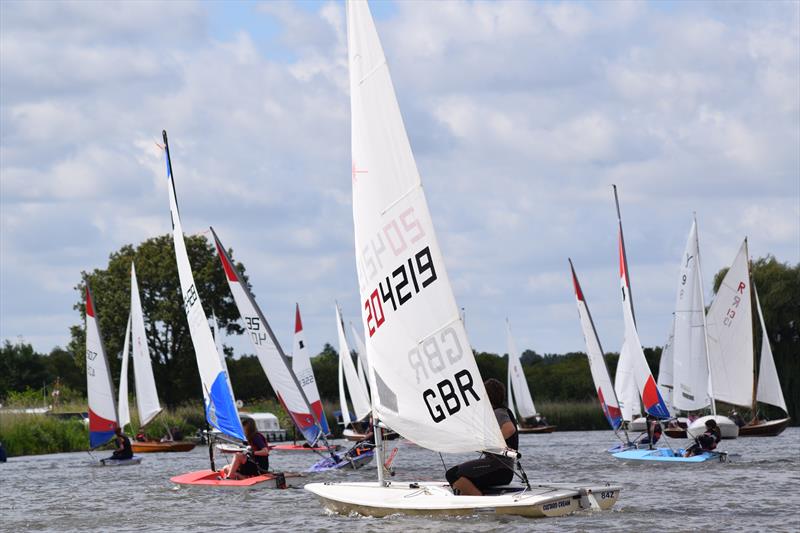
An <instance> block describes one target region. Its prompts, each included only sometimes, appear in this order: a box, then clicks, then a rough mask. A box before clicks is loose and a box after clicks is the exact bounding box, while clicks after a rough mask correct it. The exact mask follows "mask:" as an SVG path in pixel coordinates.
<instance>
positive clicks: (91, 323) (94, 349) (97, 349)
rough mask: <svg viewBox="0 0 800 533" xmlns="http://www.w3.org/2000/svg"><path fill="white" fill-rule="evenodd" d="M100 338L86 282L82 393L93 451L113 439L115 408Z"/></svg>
mask: <svg viewBox="0 0 800 533" xmlns="http://www.w3.org/2000/svg"><path fill="white" fill-rule="evenodd" d="M109 368H110V367H109V366H108V359H107V358H106V350H105V348H104V347H103V340H102V337H101V335H100V323H99V320H98V318H97V310H96V308H95V305H94V299H93V298H92V291H91V289H90V288H89V281H88V280H87V281H86V392H87V394H88V398H89V446H90V447H91V448H97V447H98V446H101V445H103V444H105V443H106V442H108V441H109V440H110V439H111V438H112V437H113V436H114V430H115V429H116V428H117V406H116V405H114V385H113V383H112V382H111V371H110V369H109Z"/></svg>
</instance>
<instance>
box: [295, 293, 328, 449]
mask: <svg viewBox="0 0 800 533" xmlns="http://www.w3.org/2000/svg"><path fill="white" fill-rule="evenodd" d="M292 371H293V372H294V375H295V376H297V380H298V381H299V382H300V385H301V386H302V387H303V393H304V394H305V395H306V399H307V400H308V403H309V404H310V405H311V408H312V409H313V410H314V411H315V412H316V413H317V416H318V418H319V423H320V426H321V427H322V432H323V433H325V434H326V435H327V434H328V433H330V429H329V428H328V420H327V419H326V418H325V413H324V411H323V410H322V402H321V401H320V399H319V390H318V389H317V380H316V379H315V378H314V369H313V368H311V357H310V356H309V355H308V348H307V347H306V337H305V332H304V331H303V321H302V320H301V318H300V304H295V310H294V340H293V343H292Z"/></svg>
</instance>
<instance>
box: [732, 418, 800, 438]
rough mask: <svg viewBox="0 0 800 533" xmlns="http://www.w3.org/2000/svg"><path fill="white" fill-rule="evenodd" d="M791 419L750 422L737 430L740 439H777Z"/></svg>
mask: <svg viewBox="0 0 800 533" xmlns="http://www.w3.org/2000/svg"><path fill="white" fill-rule="evenodd" d="M790 420H791V418H781V419H780V420H769V421H763V420H759V421H756V422H750V423H749V424H747V425H746V426H742V427H740V428H739V436H740V437H777V436H778V435H780V434H781V433H783V430H784V429H786V426H788V425H789V421H790Z"/></svg>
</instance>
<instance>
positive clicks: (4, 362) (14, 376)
mask: <svg viewBox="0 0 800 533" xmlns="http://www.w3.org/2000/svg"><path fill="white" fill-rule="evenodd" d="M47 381H48V375H47V369H46V368H45V364H44V358H43V357H42V356H41V354H38V353H36V351H35V350H34V349H33V346H31V345H30V344H27V343H25V342H22V341H20V342H18V343H17V344H11V342H10V341H5V342H4V343H3V347H2V348H0V398H6V397H8V393H9V392H12V391H23V390H25V389H28V388H30V389H41V388H42V387H43V386H44V385H45V384H46V383H47Z"/></svg>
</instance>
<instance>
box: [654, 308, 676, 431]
mask: <svg viewBox="0 0 800 533" xmlns="http://www.w3.org/2000/svg"><path fill="white" fill-rule="evenodd" d="M674 339H675V317H674V316H673V317H672V326H671V327H670V330H669V338H668V339H667V343H666V344H665V345H664V348H663V349H662V350H661V360H660V361H659V363H658V380H657V381H656V385H658V391H659V392H660V393H661V397H662V398H664V403H666V404H667V409H669V412H670V414H672V415H674V414H675V411H674V407H673V403H672V391H673V389H674V386H675V385H674V383H675V381H674V377H673V370H672V367H673V353H674V345H673V343H674Z"/></svg>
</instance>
